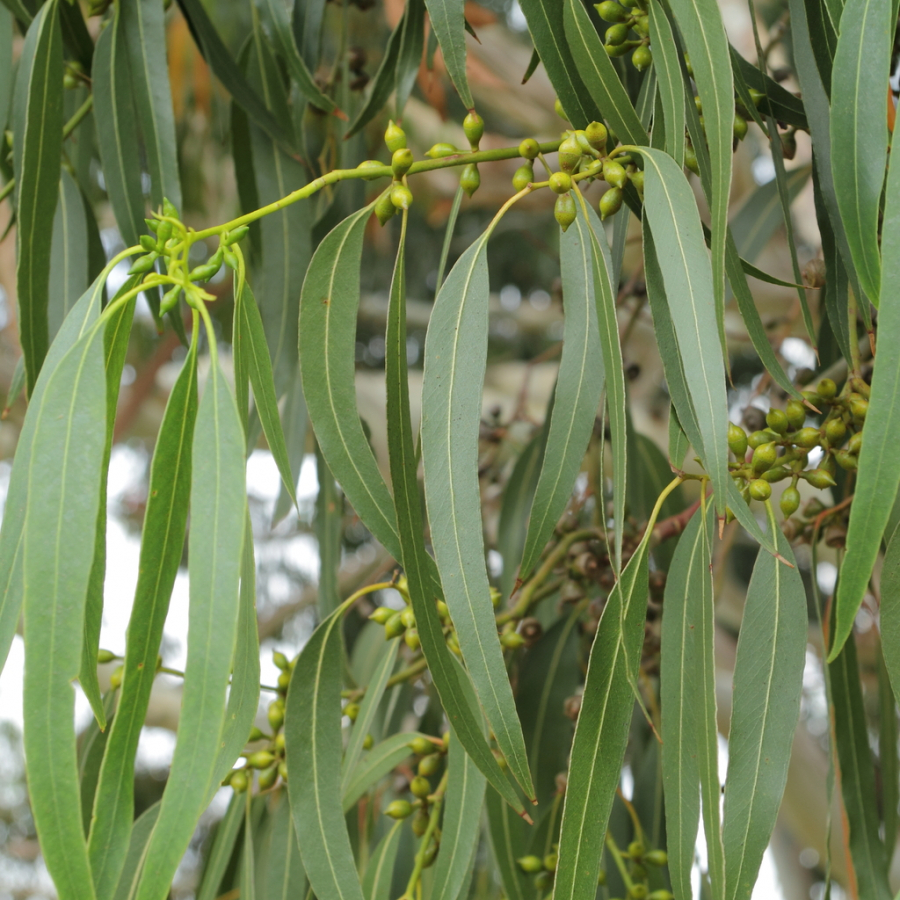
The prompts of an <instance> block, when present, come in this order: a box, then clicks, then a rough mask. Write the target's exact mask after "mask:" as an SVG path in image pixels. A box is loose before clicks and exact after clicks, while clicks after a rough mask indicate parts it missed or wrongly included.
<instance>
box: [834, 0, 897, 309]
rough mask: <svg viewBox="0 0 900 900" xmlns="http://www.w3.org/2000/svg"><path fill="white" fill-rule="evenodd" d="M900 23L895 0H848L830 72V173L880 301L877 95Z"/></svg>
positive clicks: (859, 267)
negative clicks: (893, 7)
mask: <svg viewBox="0 0 900 900" xmlns="http://www.w3.org/2000/svg"><path fill="white" fill-rule="evenodd" d="M896 24H897V23H896V16H894V17H893V21H892V3H891V0H847V3H846V6H845V9H844V14H843V15H842V16H841V29H840V34H839V35H838V43H837V51H836V52H835V55H834V67H833V69H832V73H831V175H832V177H833V179H834V189H835V193H836V194H837V205H838V209H839V210H840V213H841V217H842V219H843V220H844V227H845V229H846V233H847V239H848V241H849V243H850V253H851V255H852V256H853V262H854V263H855V265H856V271H857V273H858V275H859V281H860V284H861V285H862V289H863V290H864V291H865V292H866V294H867V295H868V297H869V299H870V300H872V302H873V303H876V304H877V299H878V297H879V296H880V288H881V260H880V259H879V255H878V214H879V205H880V203H881V190H882V187H883V185H884V167H885V161H886V160H887V148H888V129H887V115H886V113H885V105H884V104H882V103H879V102H877V100H876V99H875V98H878V97H882V96H885V95H886V92H887V88H886V87H885V84H887V81H888V78H889V76H890V72H891V49H892V47H893V42H894V30H895V27H896ZM884 259H885V260H887V259H888V257H887V256H885V257H884Z"/></svg>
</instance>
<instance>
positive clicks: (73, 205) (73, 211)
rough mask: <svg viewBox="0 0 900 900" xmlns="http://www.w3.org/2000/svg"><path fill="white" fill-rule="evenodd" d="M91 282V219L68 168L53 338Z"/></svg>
mask: <svg viewBox="0 0 900 900" xmlns="http://www.w3.org/2000/svg"><path fill="white" fill-rule="evenodd" d="M89 284H90V279H89V278H88V222H87V216H86V214H85V207H84V201H83V200H82V197H81V191H80V190H79V189H78V185H77V184H76V183H75V179H74V178H72V176H71V175H70V174H69V173H68V171H67V170H66V169H61V170H60V173H59V198H58V200H57V203H56V213H55V215H54V217H53V244H52V250H51V255H50V282H49V293H48V296H49V304H48V308H47V315H48V324H49V334H50V339H51V340H52V339H53V338H54V336H55V335H56V332H57V331H59V326H60V325H61V324H62V321H63V319H64V318H65V317H66V315H68V312H69V310H70V309H71V308H72V307H73V306H74V305H75V304H76V303H77V302H78V298H79V297H80V296H81V295H82V294H83V293H84V292H85V291H86V290H87V288H88V285H89Z"/></svg>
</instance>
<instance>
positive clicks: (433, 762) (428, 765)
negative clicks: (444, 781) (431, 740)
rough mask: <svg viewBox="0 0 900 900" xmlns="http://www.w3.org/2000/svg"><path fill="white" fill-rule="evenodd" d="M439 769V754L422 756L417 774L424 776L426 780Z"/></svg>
mask: <svg viewBox="0 0 900 900" xmlns="http://www.w3.org/2000/svg"><path fill="white" fill-rule="evenodd" d="M440 767H441V754H440V753H429V754H428V755H427V756H423V757H422V759H421V760H420V761H419V768H418V772H419V774H420V775H424V776H425V777H426V778H428V777H430V776H431V775H434V774H435V773H436V772H437V770H438V769H439V768H440Z"/></svg>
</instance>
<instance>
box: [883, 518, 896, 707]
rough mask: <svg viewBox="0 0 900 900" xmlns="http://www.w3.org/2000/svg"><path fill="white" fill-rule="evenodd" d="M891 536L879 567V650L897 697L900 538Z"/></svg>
mask: <svg viewBox="0 0 900 900" xmlns="http://www.w3.org/2000/svg"><path fill="white" fill-rule="evenodd" d="M894 538H896V535H894V537H893V538H891V541H890V543H889V544H888V548H887V553H885V555H884V565H883V566H882V567H881V609H880V610H879V612H880V625H881V652H882V654H883V655H884V665H885V668H886V669H887V671H888V675H889V676H890V680H891V686H892V687H893V689H894V698H895V699H896V698H897V697H900V541H898V540H894Z"/></svg>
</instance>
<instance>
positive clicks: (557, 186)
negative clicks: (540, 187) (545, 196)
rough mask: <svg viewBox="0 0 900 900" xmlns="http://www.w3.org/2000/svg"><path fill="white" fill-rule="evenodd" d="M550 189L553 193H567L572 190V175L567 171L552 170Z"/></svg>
mask: <svg viewBox="0 0 900 900" xmlns="http://www.w3.org/2000/svg"><path fill="white" fill-rule="evenodd" d="M550 190H551V191H553V193H554V194H567V193H568V192H569V191H571V190H572V176H571V175H569V173H568V172H554V173H553V174H552V175H551V176H550Z"/></svg>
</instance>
